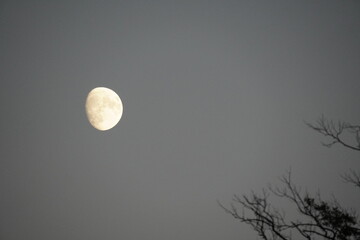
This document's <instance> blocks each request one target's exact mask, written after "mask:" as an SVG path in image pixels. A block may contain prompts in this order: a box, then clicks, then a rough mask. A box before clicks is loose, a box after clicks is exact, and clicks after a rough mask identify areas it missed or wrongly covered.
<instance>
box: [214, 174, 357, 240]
mask: <svg viewBox="0 0 360 240" xmlns="http://www.w3.org/2000/svg"><path fill="white" fill-rule="evenodd" d="M280 181H281V182H282V187H281V188H280V187H276V188H272V187H268V189H267V190H263V192H262V194H260V195H259V194H256V193H251V194H250V196H246V195H243V196H242V197H239V196H237V195H235V196H234V199H233V202H232V204H231V205H230V208H228V207H225V206H224V205H222V204H221V203H220V202H218V204H219V205H220V207H222V208H223V209H224V211H225V212H226V213H229V214H231V215H232V216H233V217H234V218H235V219H238V220H240V221H241V222H243V223H246V224H248V225H250V226H251V227H252V228H253V229H254V230H255V231H256V232H257V233H258V235H259V236H260V237H261V238H262V239H265V240H275V239H282V240H289V239H292V236H293V232H296V233H298V236H299V237H303V238H304V239H308V240H313V239H317V238H322V239H330V240H350V239H360V227H359V223H358V220H357V216H356V214H355V213H351V212H349V211H347V210H346V209H343V208H342V207H341V206H340V205H339V204H338V203H337V202H336V201H328V202H325V201H323V200H322V199H321V198H320V195H318V196H316V197H311V196H310V195H309V193H307V192H302V191H301V189H300V188H299V187H297V186H295V184H293V183H292V180H291V171H289V172H288V174H287V175H284V176H283V177H281V179H280ZM270 194H273V195H274V196H275V197H279V198H283V199H286V200H289V202H290V203H292V204H293V206H294V207H295V209H296V210H297V211H298V212H299V213H300V215H301V217H300V219H298V220H296V221H291V220H286V219H285V214H284V213H282V212H280V211H279V210H278V209H276V208H275V207H273V206H271V204H270V203H269V201H268V200H269V196H270ZM237 205H240V207H241V208H242V212H241V213H239V211H238V208H237ZM296 239H298V238H296Z"/></svg>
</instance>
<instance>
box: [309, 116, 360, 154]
mask: <svg viewBox="0 0 360 240" xmlns="http://www.w3.org/2000/svg"><path fill="white" fill-rule="evenodd" d="M306 125H307V126H309V127H310V128H311V129H313V130H315V131H316V132H318V133H321V134H322V135H324V136H326V137H328V138H330V139H331V140H330V142H327V143H323V145H324V146H326V147H331V146H332V145H334V144H337V143H339V144H341V145H343V146H344V147H346V148H350V149H352V150H355V151H360V125H352V124H349V123H347V122H342V121H338V122H334V121H332V120H327V119H326V118H324V116H322V117H321V118H319V120H318V121H317V122H316V123H315V124H312V123H307V122H306ZM345 133H348V134H351V135H353V136H354V140H355V141H354V143H348V142H346V141H345V140H344V138H343V136H344V134H345Z"/></svg>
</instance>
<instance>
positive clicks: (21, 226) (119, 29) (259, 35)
mask: <svg viewBox="0 0 360 240" xmlns="http://www.w3.org/2000/svg"><path fill="white" fill-rule="evenodd" d="M359 29H360V2H359V1H330V0H323V1H320V0H318V1H313V0H311V1H285V0H284V1H268V0H266V1H253V0H251V1H29V0H26V1H1V3H0V52H1V54H0V79H1V88H0V100H1V109H2V114H1V124H0V132H1V134H0V138H1V144H0V213H1V214H0V238H1V239H4V240H23V239H28V240H42V239H44V240H45V239H52V240H57V239H59V240H63V239H87V240H92V239H94V240H95V239H96V240H97V239H124V240H125V239H126V240H141V239H158V240H168V239H172V240H183V239H207V240H215V239H229V240H235V239H257V236H256V234H255V233H254V232H253V231H252V230H251V229H250V228H249V227H248V226H246V225H243V224H240V223H238V222H236V221H235V220H234V219H233V218H232V217H231V216H229V215H227V214H225V213H224V212H223V211H222V209H220V208H219V207H218V206H217V203H216V201H217V200H220V201H222V202H223V203H224V204H226V203H228V202H230V200H231V198H232V195H233V194H234V193H237V194H245V193H249V192H250V191H251V190H252V189H253V190H255V191H258V190H260V189H261V188H262V187H264V186H266V185H267V184H268V183H273V184H276V183H277V179H278V177H279V176H280V175H282V174H283V173H285V172H286V171H287V170H288V169H289V167H291V168H292V171H293V176H294V181H296V183H298V184H299V185H302V186H304V187H307V188H308V189H309V190H310V191H317V190H318V189H320V190H321V193H322V194H323V196H324V198H326V199H327V198H330V197H331V195H332V194H334V195H335V196H337V197H338V199H339V201H340V202H341V203H342V204H343V205H344V206H349V207H354V208H355V209H358V210H360V206H359V204H358V200H359V194H358V193H356V192H354V191H355V190H354V188H353V187H352V186H349V185H346V184H344V183H343V182H341V179H340V178H339V174H341V173H343V172H345V171H347V170H348V169H350V168H352V169H356V170H359V169H360V161H359V155H358V154H356V153H355V152H352V151H350V150H347V149H343V148H341V147H340V146H335V147H333V148H330V149H329V148H325V147H323V146H321V144H320V142H321V141H322V140H324V139H323V138H322V137H321V136H319V135H318V134H317V133H315V132H313V131H312V130H310V129H308V128H307V127H306V126H305V125H304V122H303V121H304V120H307V121H315V120H316V119H317V118H318V117H319V116H321V114H324V115H325V116H327V117H328V118H332V119H335V120H337V119H341V120H346V121H349V122H352V123H359V122H360V112H359V102H360V95H359V92H360V67H359V66H360V44H359V43H360V31H359ZM97 86H105V87H109V88H111V89H113V90H115V91H116V92H117V93H118V94H119V95H120V97H121V99H122V101H123V103H124V114H123V118H122V119H121V121H120V123H119V124H118V125H117V126H116V127H115V128H113V129H112V130H110V131H107V132H100V131H97V130H95V129H94V128H92V127H91V125H90V124H89V123H88V121H87V119H86V115H85V109H84V104H85V99H86V95H87V93H88V92H89V91H90V90H91V89H92V88H94V87H97ZM280 207H281V206H280Z"/></svg>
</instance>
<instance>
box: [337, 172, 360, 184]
mask: <svg viewBox="0 0 360 240" xmlns="http://www.w3.org/2000/svg"><path fill="white" fill-rule="evenodd" d="M341 177H342V179H343V180H344V181H345V182H348V183H351V184H354V185H355V186H356V187H359V188H360V172H356V171H354V170H352V169H350V171H349V172H348V173H345V174H343V175H342V176H341Z"/></svg>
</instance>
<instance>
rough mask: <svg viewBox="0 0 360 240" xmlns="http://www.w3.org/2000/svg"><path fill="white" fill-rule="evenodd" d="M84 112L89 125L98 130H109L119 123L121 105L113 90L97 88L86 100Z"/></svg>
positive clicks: (121, 111) (121, 110)
mask: <svg viewBox="0 0 360 240" xmlns="http://www.w3.org/2000/svg"><path fill="white" fill-rule="evenodd" d="M85 110H86V115H87V118H88V120H89V122H90V124H91V125H92V126H93V127H94V128H96V129H98V130H100V131H105V130H109V129H111V128H113V127H115V125H116V124H117V123H118V122H119V121H120V118H121V116H122V113H123V104H122V102H121V99H120V97H119V96H118V95H117V94H116V92H114V91H113V90H111V89H109V88H105V87H97V88H94V89H93V90H91V91H90V92H89V94H88V96H87V98H86V104H85Z"/></svg>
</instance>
